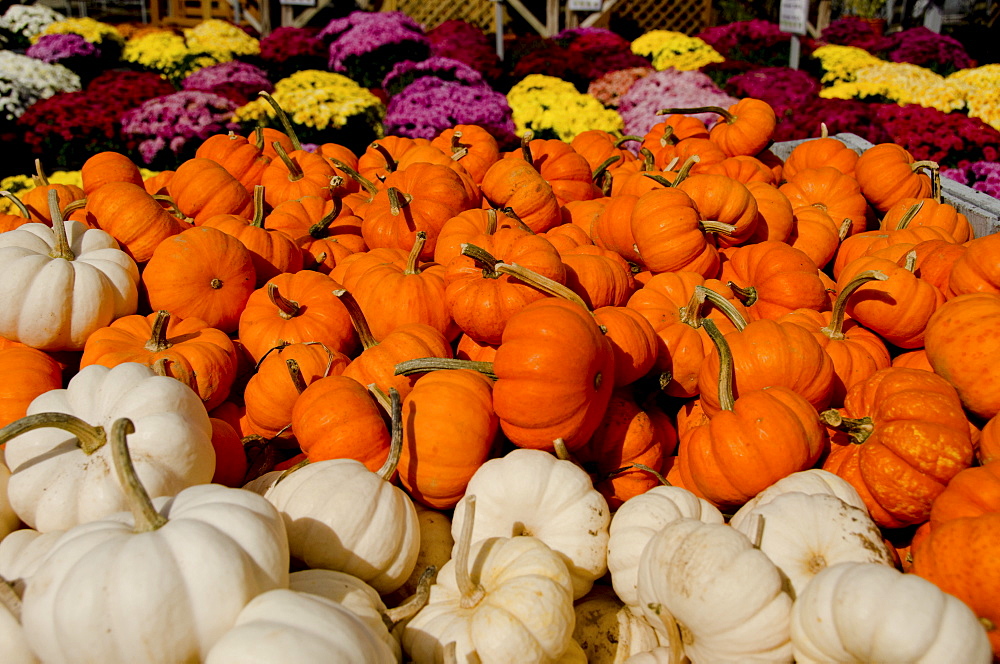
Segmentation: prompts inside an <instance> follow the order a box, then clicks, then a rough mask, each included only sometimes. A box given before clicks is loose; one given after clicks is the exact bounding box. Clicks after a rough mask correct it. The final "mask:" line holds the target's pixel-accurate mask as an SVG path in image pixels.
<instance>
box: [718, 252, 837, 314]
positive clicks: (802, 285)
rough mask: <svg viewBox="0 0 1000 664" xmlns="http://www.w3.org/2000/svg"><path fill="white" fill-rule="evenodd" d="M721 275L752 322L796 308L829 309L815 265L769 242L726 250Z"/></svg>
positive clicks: (824, 290) (804, 256) (803, 257)
mask: <svg viewBox="0 0 1000 664" xmlns="http://www.w3.org/2000/svg"><path fill="white" fill-rule="evenodd" d="M722 253H723V257H724V259H725V260H724V261H723V263H722V275H721V276H720V277H719V280H720V281H723V282H726V283H727V284H728V285H729V287H730V288H731V289H732V290H733V292H734V293H735V294H736V297H737V298H738V299H739V300H740V301H741V302H742V303H743V305H744V306H745V307H746V311H747V315H748V317H749V318H750V319H751V320H758V319H762V318H772V319H773V318H778V317H779V316H783V315H784V314H786V313H788V312H789V311H792V310H794V309H814V310H816V311H823V310H825V309H828V308H829V298H828V297H827V293H826V286H825V285H824V283H823V281H822V279H821V278H820V276H819V268H818V267H817V266H816V263H814V262H813V260H812V259H811V258H810V257H809V256H808V255H807V254H806V253H805V252H803V251H801V250H799V249H796V248H795V247H792V246H789V245H787V244H785V243H783V242H775V241H772V240H767V241H765V242H758V243H757V244H749V245H746V246H743V247H732V248H729V249H725V250H723V252H722Z"/></svg>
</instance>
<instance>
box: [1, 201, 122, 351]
mask: <svg viewBox="0 0 1000 664" xmlns="http://www.w3.org/2000/svg"><path fill="white" fill-rule="evenodd" d="M54 196H55V192H54V191H52V192H50V194H49V201H50V206H51V204H52V200H53V199H54ZM57 208H58V202H57V203H56V205H55V209H54V210H53V224H52V227H49V226H47V225H45V224H41V223H28V224H24V225H23V226H20V227H19V228H16V229H14V230H12V231H7V232H6V233H0V336H3V337H6V338H8V339H13V340H15V341H20V342H21V343H23V344H25V345H28V346H31V347H33V348H39V349H42V350H81V349H82V348H83V346H84V343H85V342H86V341H87V337H89V336H90V334H91V333H92V332H93V331H94V330H96V329H98V328H101V327H106V326H107V325H109V324H110V323H111V322H112V321H113V320H115V319H116V318H120V317H122V316H127V315H129V314H134V313H135V312H136V309H137V308H138V302H139V295H138V293H139V291H138V284H139V269H138V267H136V264H135V261H133V260H132V259H131V258H130V257H129V255H128V254H126V253H125V252H124V251H122V250H121V248H120V247H119V245H118V243H117V242H116V241H115V239H114V238H113V237H111V236H110V235H109V234H108V233H106V232H104V231H102V230H99V229H92V228H87V227H86V226H85V225H84V224H81V223H80V222H78V221H66V222H63V220H62V216H61V215H60V214H59V213H58V209H57Z"/></svg>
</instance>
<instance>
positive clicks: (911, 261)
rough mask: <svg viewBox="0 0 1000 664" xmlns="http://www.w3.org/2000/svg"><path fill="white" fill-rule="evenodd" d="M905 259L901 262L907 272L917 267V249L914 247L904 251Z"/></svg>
mask: <svg viewBox="0 0 1000 664" xmlns="http://www.w3.org/2000/svg"><path fill="white" fill-rule="evenodd" d="M905 258H906V261H905V262H904V263H903V269H904V270H906V271H907V272H913V271H914V270H915V269H917V251H916V249H911V250H910V251H908V252H907V253H906V256H905Z"/></svg>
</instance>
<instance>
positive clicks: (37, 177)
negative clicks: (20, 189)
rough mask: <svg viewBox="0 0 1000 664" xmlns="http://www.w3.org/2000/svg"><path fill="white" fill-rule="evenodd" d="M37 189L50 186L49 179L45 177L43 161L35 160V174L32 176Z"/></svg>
mask: <svg viewBox="0 0 1000 664" xmlns="http://www.w3.org/2000/svg"><path fill="white" fill-rule="evenodd" d="M31 179H32V180H33V181H34V184H35V186H36V187H47V186H49V178H48V177H47V176H46V175H45V169H44V168H42V160H41V159H36V160H35V174H34V175H32V176H31Z"/></svg>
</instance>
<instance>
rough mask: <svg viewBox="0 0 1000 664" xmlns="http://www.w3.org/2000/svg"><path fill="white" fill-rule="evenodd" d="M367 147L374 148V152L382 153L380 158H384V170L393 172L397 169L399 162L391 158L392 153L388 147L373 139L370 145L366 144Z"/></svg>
mask: <svg viewBox="0 0 1000 664" xmlns="http://www.w3.org/2000/svg"><path fill="white" fill-rule="evenodd" d="M368 149H369V150H374V151H375V152H378V153H379V154H380V155H382V158H383V159H385V170H386V171H387V172H389V173H395V172H396V171H397V170H399V164H398V163H397V162H396V160H395V159H394V158H393V156H392V153H391V152H389V149H388V148H387V147H385V146H384V145H382V144H381V143H379V142H378V141H374V142H373V143H372V144H371V145H369V146H368Z"/></svg>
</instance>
